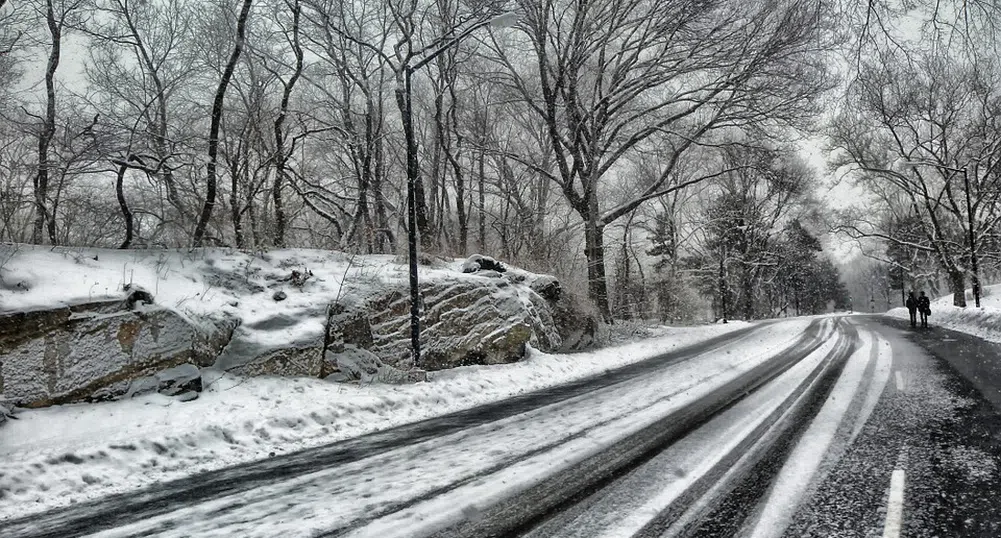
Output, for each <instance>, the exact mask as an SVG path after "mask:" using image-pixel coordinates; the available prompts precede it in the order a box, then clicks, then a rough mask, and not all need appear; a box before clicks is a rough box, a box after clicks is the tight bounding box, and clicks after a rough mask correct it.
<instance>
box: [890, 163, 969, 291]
mask: <svg viewBox="0 0 1001 538" xmlns="http://www.w3.org/2000/svg"><path fill="white" fill-rule="evenodd" d="M906 164H907V165H908V166H910V167H912V168H917V167H918V166H932V167H935V168H939V169H942V170H948V171H950V172H953V173H958V174H963V190H964V192H965V193H966V222H967V232H968V233H967V241H968V242H969V243H970V269H971V272H972V275H971V280H972V281H973V282H972V284H973V301H974V304H975V305H977V308H980V272H979V270H978V268H977V240H976V234H975V233H974V231H973V222H974V221H973V202H972V200H971V199H970V175H969V173H968V172H967V171H966V168H953V167H951V166H945V165H943V164H938V163H933V162H926V161H907V162H906Z"/></svg>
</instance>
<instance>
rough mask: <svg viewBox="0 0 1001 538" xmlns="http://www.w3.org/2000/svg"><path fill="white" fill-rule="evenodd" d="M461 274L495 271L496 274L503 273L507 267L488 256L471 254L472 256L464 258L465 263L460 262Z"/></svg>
mask: <svg viewBox="0 0 1001 538" xmlns="http://www.w3.org/2000/svg"><path fill="white" fill-rule="evenodd" d="M460 269H461V270H462V272H463V273H476V272H478V271H496V272H498V273H503V272H505V271H507V267H504V264H503V263H501V262H499V261H497V260H495V259H493V258H491V257H490V256H484V255H482V254H473V255H472V256H470V257H468V258H466V261H464V262H462V266H461V268H460Z"/></svg>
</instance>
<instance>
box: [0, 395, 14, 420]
mask: <svg viewBox="0 0 1001 538" xmlns="http://www.w3.org/2000/svg"><path fill="white" fill-rule="evenodd" d="M12 418H14V406H13V405H11V404H10V403H9V402H7V400H5V399H4V397H3V394H0V426H3V423H4V422H7V421H8V420H10V419H12Z"/></svg>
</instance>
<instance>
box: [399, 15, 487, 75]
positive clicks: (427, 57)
mask: <svg viewBox="0 0 1001 538" xmlns="http://www.w3.org/2000/svg"><path fill="white" fill-rule="evenodd" d="M492 21H493V19H488V20H485V21H480V22H478V23H476V24H473V25H471V26H470V27H468V28H466V29H465V30H463V31H462V32H461V33H460V34H459V35H457V36H455V37H452V38H450V39H447V40H445V41H443V42H442V43H441V44H440V45H438V46H437V48H435V49H434V50H432V51H431V52H425V53H424V57H423V58H421V60H420V61H419V62H417V63H415V64H413V65H411V66H409V69H410V71H411V72H414V71H417V70H418V69H420V68H422V67H424V66H425V65H427V64H429V63H430V62H431V60H434V59H435V58H437V57H438V56H440V55H441V54H442V53H443V52H445V51H446V50H448V49H450V48H452V47H453V46H455V45H457V44H459V42H460V41H462V40H464V39H466V38H467V37H469V36H470V34H472V33H473V32H475V31H477V30H479V29H480V28H483V27H485V26H489V25H490V23H491V22H492ZM432 46H433V45H432Z"/></svg>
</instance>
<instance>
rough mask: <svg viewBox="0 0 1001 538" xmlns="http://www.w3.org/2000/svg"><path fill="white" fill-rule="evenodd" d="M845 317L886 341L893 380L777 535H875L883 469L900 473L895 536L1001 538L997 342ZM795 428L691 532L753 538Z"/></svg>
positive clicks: (881, 511) (1000, 353) (882, 515)
mask: <svg viewBox="0 0 1001 538" xmlns="http://www.w3.org/2000/svg"><path fill="white" fill-rule="evenodd" d="M854 320H856V321H857V322H858V323H859V325H860V326H862V327H865V328H868V329H871V330H873V331H875V332H876V333H878V334H879V335H881V336H882V337H884V338H886V340H887V341H888V343H889V345H890V346H891V347H892V349H893V366H892V372H893V375H892V376H891V378H890V382H889V383H888V384H887V386H886V387H885V389H884V390H883V393H882V396H881V398H880V399H879V402H878V404H877V405H876V407H875V408H874V409H873V411H872V414H871V416H870V417H869V420H868V421H867V422H866V425H865V426H864V427H863V429H862V431H861V433H860V435H858V437H857V438H856V439H855V440H854V442H852V443H851V444H850V445H849V446H847V447H846V448H845V450H844V453H843V454H842V455H841V456H840V458H838V459H837V460H836V461H831V462H829V466H828V469H827V474H826V476H825V477H824V478H823V480H822V481H821V482H820V483H818V484H816V485H815V487H814V488H813V492H812V494H811V496H810V498H809V500H808V501H807V502H806V503H804V504H803V505H802V506H801V507H800V508H799V510H797V513H796V516H795V517H794V518H793V520H792V523H791V525H790V526H789V527H788V528H787V530H786V531H785V533H784V534H783V536H786V537H818V538H819V537H866V538H868V537H881V536H884V531H885V525H886V507H887V503H888V491H889V485H890V482H891V473H893V471H894V470H898V469H899V470H902V471H903V472H904V476H905V477H906V478H905V482H904V484H905V486H904V488H903V499H904V502H903V518H902V523H903V524H902V527H901V530H900V533H899V536H906V537H909V538H932V537H938V538H952V537H971V538H972V537H978V538H996V537H1001V509H999V507H998V506H999V505H998V502H999V501H1001V390H999V389H1001V346H999V345H997V344H993V343H989V342H985V341H983V340H980V339H978V338H975V337H972V336H969V335H966V334H963V333H957V332H955V331H949V330H945V329H941V328H937V327H934V326H933V327H931V328H929V329H920V328H919V329H911V328H910V327H909V326H908V324H907V323H906V322H899V321H897V320H892V319H886V318H883V317H878V316H873V317H868V318H861V317H856V318H854ZM870 375H871V373H870ZM798 433H801V432H794V433H792V434H791V435H789V436H787V437H786V438H785V439H783V440H782V441H780V442H779V443H777V444H776V446H775V447H774V449H773V450H772V451H771V452H770V453H769V454H768V456H766V457H765V458H764V459H763V460H762V461H761V462H759V464H758V465H757V466H756V467H755V468H754V469H753V470H752V471H751V472H750V473H748V474H747V475H746V476H745V478H744V480H742V481H741V482H740V484H739V485H738V486H737V487H736V488H734V489H733V490H732V491H731V492H730V493H729V494H728V495H727V496H725V497H724V498H723V499H722V500H720V501H719V502H718V504H717V506H716V507H715V509H714V510H713V511H712V512H710V513H708V514H706V515H705V517H704V518H703V519H702V521H701V523H700V525H699V526H698V528H697V529H695V530H694V531H693V532H692V533H691V534H690V535H692V536H699V537H717V536H718V537H724V536H727V537H728V536H750V535H752V534H751V532H750V529H751V527H752V523H753V521H754V518H755V517H756V516H757V514H758V513H759V512H760V510H761V509H762V503H761V501H760V499H762V498H764V497H765V496H766V495H767V493H768V491H769V488H770V487H771V486H772V483H773V480H774V476H775V473H777V472H778V469H779V468H780V467H781V465H782V463H783V461H784V457H785V456H786V455H787V454H788V450H789V448H790V447H791V446H792V445H793V443H795V441H796V440H797V437H796V435H797V434H798ZM847 435H849V434H848V433H847V432H845V431H840V432H839V436H840V437H842V438H843V437H844V436H847Z"/></svg>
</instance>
